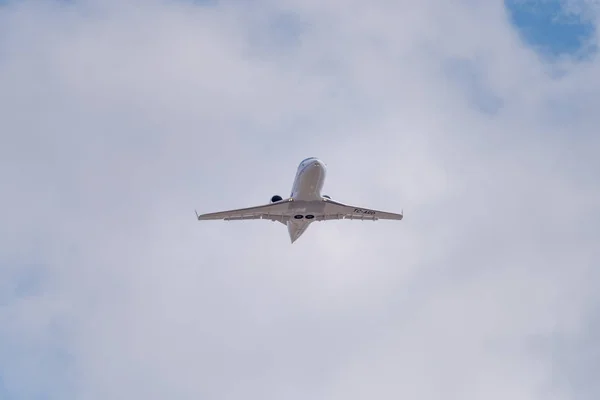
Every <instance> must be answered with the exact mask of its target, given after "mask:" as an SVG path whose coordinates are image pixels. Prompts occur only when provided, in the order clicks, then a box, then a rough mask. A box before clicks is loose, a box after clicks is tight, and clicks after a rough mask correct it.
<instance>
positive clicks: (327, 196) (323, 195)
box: [323, 194, 331, 200]
mask: <svg viewBox="0 0 600 400" xmlns="http://www.w3.org/2000/svg"><path fill="white" fill-rule="evenodd" d="M323 197H325V198H327V199H329V200H331V197H329V196H327V195H326V194H324V195H323Z"/></svg>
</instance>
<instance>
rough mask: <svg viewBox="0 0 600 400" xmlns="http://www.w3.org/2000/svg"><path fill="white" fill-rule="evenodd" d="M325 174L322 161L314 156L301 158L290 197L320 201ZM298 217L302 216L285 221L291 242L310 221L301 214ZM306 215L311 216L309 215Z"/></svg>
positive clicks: (298, 199)
mask: <svg viewBox="0 0 600 400" xmlns="http://www.w3.org/2000/svg"><path fill="white" fill-rule="evenodd" d="M326 175H327V166H326V165H325V163H324V162H323V161H321V160H319V159H318V158H315V157H310V158H307V159H305V160H303V161H302V162H301V163H300V165H299V166H298V170H297V171H296V178H295V179H294V184H293V186H292V193H291V194H290V197H291V198H292V199H293V200H294V201H316V202H320V201H322V200H323V196H322V194H321V190H322V189H323V185H324V184H325V177H326ZM299 217H302V218H294V219H293V220H290V221H288V223H287V227H288V232H289V234H290V239H291V240H292V243H293V242H295V241H296V240H297V239H298V238H299V237H300V236H301V235H302V234H303V233H304V232H305V231H306V228H308V226H309V225H310V223H311V222H312V219H310V218H305V217H304V216H302V215H299ZM308 217H311V215H309V216H308Z"/></svg>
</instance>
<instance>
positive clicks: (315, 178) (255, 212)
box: [196, 157, 404, 244]
mask: <svg viewBox="0 0 600 400" xmlns="http://www.w3.org/2000/svg"><path fill="white" fill-rule="evenodd" d="M326 174H327V166H326V164H325V163H324V162H323V161H321V160H319V159H318V158H316V157H309V158H306V159H304V160H302V162H301V163H300V165H299V166H298V170H297V171H296V177H295V179H294V184H293V186H292V192H291V194H290V196H289V197H288V198H286V199H284V198H282V197H281V196H279V195H274V196H273V197H271V201H270V203H269V204H265V205H260V206H256V207H249V208H241V209H237V210H229V211H221V212H214V213H208V214H202V215H198V212H196V217H197V218H198V221H205V220H224V221H234V220H250V219H267V220H271V221H278V222H281V223H282V224H284V225H286V226H287V228H288V233H289V235H290V240H291V242H292V244H293V243H294V242H295V241H296V240H298V238H299V237H300V236H302V234H303V233H304V232H305V231H306V229H307V228H308V227H309V226H310V224H311V223H313V222H315V221H329V220H339V219H351V220H354V219H359V220H371V221H377V220H378V219H386V220H401V219H402V218H403V217H404V212H403V211H401V213H400V214H396V213H391V212H385V211H378V210H373V209H369V208H364V207H358V206H353V205H348V204H344V203H340V202H338V201H334V200H332V199H331V197H330V196H327V195H321V190H322V189H323V185H324V183H325V176H326Z"/></svg>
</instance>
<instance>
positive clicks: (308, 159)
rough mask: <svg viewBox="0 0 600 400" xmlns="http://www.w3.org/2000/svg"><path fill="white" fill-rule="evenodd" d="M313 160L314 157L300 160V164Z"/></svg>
mask: <svg viewBox="0 0 600 400" xmlns="http://www.w3.org/2000/svg"><path fill="white" fill-rule="evenodd" d="M314 159H315V158H314V157H308V158H306V159H304V160H302V162H301V163H300V164H304V163H305V162H307V161H310V160H314Z"/></svg>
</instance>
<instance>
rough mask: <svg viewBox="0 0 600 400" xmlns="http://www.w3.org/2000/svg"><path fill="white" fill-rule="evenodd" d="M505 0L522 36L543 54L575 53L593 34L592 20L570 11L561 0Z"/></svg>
mask: <svg viewBox="0 0 600 400" xmlns="http://www.w3.org/2000/svg"><path fill="white" fill-rule="evenodd" d="M504 4H505V5H506V8H507V10H508V12H509V16H510V19H511V22H512V23H513V24H514V26H515V28H516V29H517V30H518V32H519V34H520V35H521V37H522V38H523V40H524V41H525V42H526V43H527V44H528V45H529V46H531V47H532V48H534V49H535V50H536V51H538V52H539V53H540V54H542V55H544V56H551V57H555V56H560V55H565V54H566V55H575V54H577V53H578V52H579V50H580V49H581V48H582V47H583V46H586V45H587V42H588V41H589V40H590V39H591V38H592V36H593V35H594V34H595V29H594V24H593V23H592V22H591V21H589V20H588V19H586V18H585V17H584V16H582V15H580V14H574V13H572V12H569V10H570V9H568V8H567V7H566V6H565V2H564V1H560V0H550V1H547V0H546V1H536V0H533V1H532V0H504ZM585 55H589V54H588V52H586V54H584V56H585Z"/></svg>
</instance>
